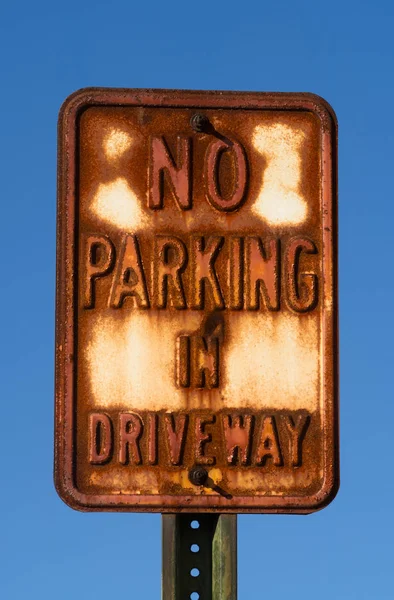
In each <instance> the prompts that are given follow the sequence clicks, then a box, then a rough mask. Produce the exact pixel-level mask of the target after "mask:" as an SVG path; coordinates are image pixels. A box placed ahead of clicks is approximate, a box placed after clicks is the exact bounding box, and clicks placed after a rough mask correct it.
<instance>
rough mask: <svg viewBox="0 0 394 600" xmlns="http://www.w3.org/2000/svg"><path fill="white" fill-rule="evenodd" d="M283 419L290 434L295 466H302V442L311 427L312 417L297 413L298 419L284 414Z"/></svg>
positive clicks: (292, 460)
mask: <svg viewBox="0 0 394 600" xmlns="http://www.w3.org/2000/svg"><path fill="white" fill-rule="evenodd" d="M283 420H284V422H285V425H286V427H287V431H288V432H289V434H290V455H291V462H292V465H293V467H300V466H301V464H302V442H303V440H304V438H305V435H306V432H307V430H308V427H309V423H310V420H311V419H310V417H309V416H305V415H297V417H296V419H294V418H293V417H292V415H287V416H283Z"/></svg>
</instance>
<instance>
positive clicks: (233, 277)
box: [229, 237, 244, 310]
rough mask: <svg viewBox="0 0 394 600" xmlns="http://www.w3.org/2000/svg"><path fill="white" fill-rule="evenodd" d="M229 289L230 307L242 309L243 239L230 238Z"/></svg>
mask: <svg viewBox="0 0 394 600" xmlns="http://www.w3.org/2000/svg"><path fill="white" fill-rule="evenodd" d="M229 262H230V264H229V289H230V308H231V309H232V310H240V309H241V308H243V304H244V301H243V270H244V269H243V239H242V238H239V237H232V238H230V259H229Z"/></svg>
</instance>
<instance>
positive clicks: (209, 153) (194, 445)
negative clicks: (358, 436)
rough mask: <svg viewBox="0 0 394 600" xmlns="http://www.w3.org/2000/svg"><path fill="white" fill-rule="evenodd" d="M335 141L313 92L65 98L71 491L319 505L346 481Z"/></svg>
mask: <svg viewBox="0 0 394 600" xmlns="http://www.w3.org/2000/svg"><path fill="white" fill-rule="evenodd" d="M336 139H337V136H336V120H335V116H334V113H333V111H332V109H331V108H330V107H329V105H328V104H327V103H326V102H325V101H324V100H322V99H321V98H319V97H317V96H314V95H311V94H299V93H297V94H280V93H243V92H242V93H238V92H196V91H174V90H123V89H119V90H116V89H86V90H83V91H80V92H77V93H76V94H74V95H72V96H70V97H69V98H68V99H67V100H66V102H65V104H64V105H63V108H62V110H61V113H60V130H59V173H58V176H59V182H58V184H59V185H58V189H59V194H58V262H57V333H56V344H57V346H56V364H57V367H56V394H57V395H56V458H55V461H56V465H55V479H56V486H57V489H58V491H59V494H60V496H61V497H62V498H63V500H65V502H67V503H68V504H69V505H71V506H72V507H74V508H78V509H81V510H112V511H116V510H118V511H127V510H129V511H157V512H177V511H190V512H198V511H217V512H222V513H223V512H226V511H227V512H279V513H308V512H311V511H314V510H317V509H319V508H322V507H323V506H324V505H326V504H327V503H328V502H329V501H330V500H331V499H332V498H333V497H334V495H335V493H336V490H337V487H338V435H337V410H338V405H337V402H338V400H337V378H338V371H337V285H336V280H337V221H336V143H337V142H336Z"/></svg>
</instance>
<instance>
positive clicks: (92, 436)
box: [89, 413, 113, 465]
mask: <svg viewBox="0 0 394 600" xmlns="http://www.w3.org/2000/svg"><path fill="white" fill-rule="evenodd" d="M112 445H113V430H112V422H111V419H110V418H109V417H108V416H107V415H105V414H102V413H93V414H91V415H89V460H90V462H91V464H92V465H102V464H103V463H105V462H107V461H108V460H109V458H110V457H111V453H112Z"/></svg>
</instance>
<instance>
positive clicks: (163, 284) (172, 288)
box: [153, 235, 187, 309]
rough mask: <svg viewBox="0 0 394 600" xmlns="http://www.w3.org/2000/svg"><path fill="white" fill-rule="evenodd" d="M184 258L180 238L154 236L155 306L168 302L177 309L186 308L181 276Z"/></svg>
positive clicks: (183, 247)
mask: <svg viewBox="0 0 394 600" xmlns="http://www.w3.org/2000/svg"><path fill="white" fill-rule="evenodd" d="M186 260H187V253H186V249H185V246H184V244H183V242H182V241H181V240H180V239H178V238H176V237H171V236H165V235H158V236H156V238H155V260H154V262H153V290H154V291H153V295H154V303H155V306H156V307H157V308H166V307H167V305H168V304H170V305H171V306H174V308H177V309H184V308H186V299H185V292H184V289H183V283H182V276H181V275H182V271H183V268H184V266H185V264H186Z"/></svg>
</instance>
